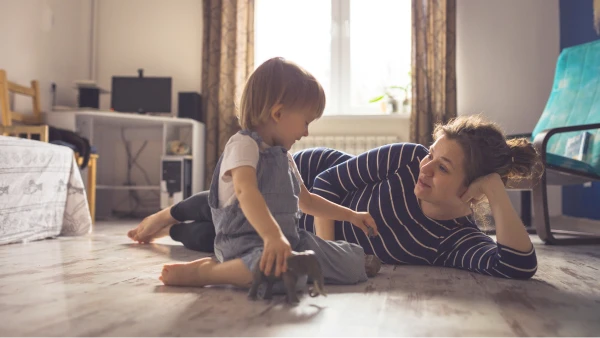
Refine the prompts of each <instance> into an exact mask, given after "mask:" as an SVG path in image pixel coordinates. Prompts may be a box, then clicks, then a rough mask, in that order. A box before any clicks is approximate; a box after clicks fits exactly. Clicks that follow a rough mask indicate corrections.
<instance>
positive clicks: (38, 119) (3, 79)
mask: <svg viewBox="0 0 600 338" xmlns="http://www.w3.org/2000/svg"><path fill="white" fill-rule="evenodd" d="M9 93H15V94H20V95H25V96H29V97H31V98H32V100H33V113H32V114H21V113H17V112H14V111H11V109H10V101H9V100H10V96H9ZM0 112H1V113H2V121H1V122H2V124H1V125H0V135H3V136H15V137H23V138H27V139H32V140H39V141H41V142H48V141H49V140H48V137H49V135H48V129H49V128H48V125H46V124H44V122H43V118H42V113H41V109H40V87H39V83H38V81H36V80H33V81H31V87H25V86H22V85H19V84H16V83H14V82H10V81H8V78H7V76H6V71H5V70H4V69H0ZM13 122H19V123H20V124H17V125H13ZM75 159H76V160H77V164H78V165H81V164H82V163H83V157H82V156H79V154H78V153H77V152H76V153H75ZM97 161H98V154H91V155H90V160H89V162H88V175H87V197H88V204H89V208H90V214H91V217H92V222H95V217H96V170H97V168H98V166H97Z"/></svg>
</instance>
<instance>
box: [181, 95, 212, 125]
mask: <svg viewBox="0 0 600 338" xmlns="http://www.w3.org/2000/svg"><path fill="white" fill-rule="evenodd" d="M177 116H178V117H185V118H190V119H194V120H196V121H198V122H201V123H206V121H205V118H204V114H203V112H202V97H201V96H200V94H199V93H197V92H179V110H178V111H177Z"/></svg>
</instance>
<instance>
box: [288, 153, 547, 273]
mask: <svg viewBox="0 0 600 338" xmlns="http://www.w3.org/2000/svg"><path fill="white" fill-rule="evenodd" d="M427 155H428V150H427V149H426V148H425V147H423V146H422V145H417V144H412V143H396V144H390V145H386V146H382V147H379V148H375V149H372V150H370V151H368V152H366V153H363V154H361V155H359V156H356V157H355V156H352V155H348V154H346V153H343V152H340V151H337V150H333V149H328V148H312V149H306V150H303V151H300V152H297V153H296V154H294V161H295V162H296V165H297V166H298V169H299V170H300V174H301V175H302V179H303V181H304V184H305V185H306V187H307V189H309V191H311V192H313V193H315V194H317V195H319V196H322V197H324V198H326V199H328V200H330V201H333V202H335V203H338V204H340V205H343V206H345V207H348V208H350V209H353V210H357V211H368V212H369V213H370V214H371V216H372V217H373V218H374V219H375V222H376V223H377V228H378V230H379V236H378V237H375V238H368V237H367V236H365V234H364V233H363V232H362V231H361V230H360V229H358V228H356V227H354V226H353V225H352V224H350V223H349V222H340V221H337V222H336V224H335V238H336V240H345V241H348V242H351V243H357V244H359V245H361V246H362V247H363V248H364V250H365V252H366V253H367V254H375V255H376V256H377V257H379V259H381V260H382V261H383V262H384V263H388V264H420V265H436V266H446V267H454V268H459V269H466V270H469V271H472V272H477V273H481V274H487V275H491V276H496V277H504V278H530V277H532V276H533V275H534V274H535V272H536V270H537V258H536V255H535V250H534V249H533V248H532V249H531V251H530V252H521V251H518V250H514V249H511V248H509V247H506V246H503V245H501V244H497V243H496V242H495V241H494V240H493V239H492V238H490V237H489V236H487V235H485V234H484V233H483V232H482V231H481V230H479V228H478V227H477V226H476V225H475V222H474V220H473V218H472V216H467V217H461V218H457V219H454V220H445V221H438V220H434V219H431V218H429V217H427V216H425V215H424V214H423V212H422V211H421V208H420V206H419V205H418V201H417V198H416V196H415V194H414V192H413V191H414V188H415V182H416V180H417V178H418V175H419V162H420V161H421V159H422V158H423V157H425V156H427ZM300 227H301V228H304V229H306V230H307V231H311V232H313V233H314V231H315V230H314V225H313V216H310V215H303V216H302V218H301V219H300Z"/></svg>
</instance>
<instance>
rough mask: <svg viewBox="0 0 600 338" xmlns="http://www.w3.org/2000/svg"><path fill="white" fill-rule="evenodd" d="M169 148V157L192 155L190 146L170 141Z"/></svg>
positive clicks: (177, 141)
mask: <svg viewBox="0 0 600 338" xmlns="http://www.w3.org/2000/svg"><path fill="white" fill-rule="evenodd" d="M167 144H168V147H167V154H169V155H189V154H190V153H191V149H190V146H189V145H187V144H185V143H183V142H181V141H179V140H173V141H169V142H168V143H167Z"/></svg>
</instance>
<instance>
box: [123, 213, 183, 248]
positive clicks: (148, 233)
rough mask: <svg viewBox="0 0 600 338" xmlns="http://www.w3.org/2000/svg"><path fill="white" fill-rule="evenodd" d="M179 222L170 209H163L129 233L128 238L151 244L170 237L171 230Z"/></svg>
mask: <svg viewBox="0 0 600 338" xmlns="http://www.w3.org/2000/svg"><path fill="white" fill-rule="evenodd" d="M175 223H177V220H176V219H174V218H173V217H172V216H171V211H170V209H169V208H167V209H163V210H161V211H159V212H157V213H155V214H153V215H150V216H148V217H146V218H144V220H143V221H142V222H140V224H138V226H137V227H136V228H135V229H131V230H129V231H128V232H127V237H129V238H131V239H132V240H134V241H137V242H139V243H150V242H152V241H153V240H155V239H157V238H160V237H165V236H168V235H169V229H170V228H171V226H173V224H175Z"/></svg>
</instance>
